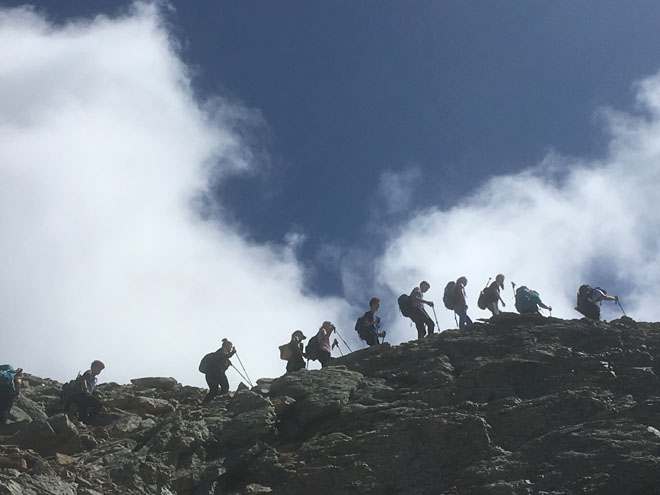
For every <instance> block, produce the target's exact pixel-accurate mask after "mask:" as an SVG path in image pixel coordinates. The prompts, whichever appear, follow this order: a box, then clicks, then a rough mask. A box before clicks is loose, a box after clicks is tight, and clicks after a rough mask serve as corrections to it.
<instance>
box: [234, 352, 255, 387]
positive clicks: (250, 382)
mask: <svg viewBox="0 0 660 495" xmlns="http://www.w3.org/2000/svg"><path fill="white" fill-rule="evenodd" d="M234 355H235V356H236V359H238V363H239V364H240V365H241V368H243V373H245V374H243V373H241V372H240V370H239V369H238V368H237V367H236V366H234V365H233V364H232V363H230V364H231V367H232V368H234V369H235V370H236V373H238V375H239V376H240V377H241V378H242V379H243V381H244V382H247V384H248V385H250V387H254V385H253V384H252V380H250V376H249V375H248V372H247V370H246V369H245V366H243V361H241V357H240V356H239V355H238V352H236V353H235V354H234Z"/></svg>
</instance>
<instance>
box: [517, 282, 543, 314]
mask: <svg viewBox="0 0 660 495" xmlns="http://www.w3.org/2000/svg"><path fill="white" fill-rule="evenodd" d="M538 309H539V308H538V306H537V304H536V298H535V297H534V293H533V291H531V290H530V289H528V288H527V287H525V286H524V285H523V286H521V287H518V289H516V310H518V313H535V312H537V311H538Z"/></svg>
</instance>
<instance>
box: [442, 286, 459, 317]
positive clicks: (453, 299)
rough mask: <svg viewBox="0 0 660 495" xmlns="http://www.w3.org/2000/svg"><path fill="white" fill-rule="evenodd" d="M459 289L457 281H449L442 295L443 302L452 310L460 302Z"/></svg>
mask: <svg viewBox="0 0 660 495" xmlns="http://www.w3.org/2000/svg"><path fill="white" fill-rule="evenodd" d="M458 299H459V297H458V290H457V286H456V282H449V283H448V284H447V285H446V286H445V292H444V294H443V295H442V302H443V303H445V308H447V309H451V310H452V311H453V310H454V308H455V307H456V304H458Z"/></svg>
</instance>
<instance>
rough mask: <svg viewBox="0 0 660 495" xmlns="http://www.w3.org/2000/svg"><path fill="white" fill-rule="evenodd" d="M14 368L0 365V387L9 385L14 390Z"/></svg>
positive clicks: (9, 365)
mask: <svg viewBox="0 0 660 495" xmlns="http://www.w3.org/2000/svg"><path fill="white" fill-rule="evenodd" d="M15 373H16V372H15V371H14V367H13V366H12V365H11V364H3V365H0V385H9V386H10V387H11V388H14V374H15Z"/></svg>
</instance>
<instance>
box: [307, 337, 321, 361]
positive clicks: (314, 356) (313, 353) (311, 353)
mask: <svg viewBox="0 0 660 495" xmlns="http://www.w3.org/2000/svg"><path fill="white" fill-rule="evenodd" d="M319 350H320V349H319V339H318V336H317V335H314V336H313V337H312V338H311V339H309V342H307V348H306V349H305V354H306V355H307V359H311V360H312V361H316V360H318V358H319Z"/></svg>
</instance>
